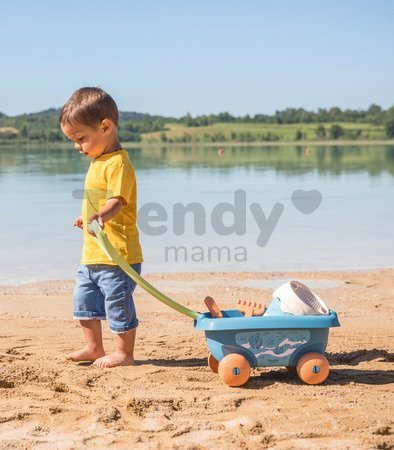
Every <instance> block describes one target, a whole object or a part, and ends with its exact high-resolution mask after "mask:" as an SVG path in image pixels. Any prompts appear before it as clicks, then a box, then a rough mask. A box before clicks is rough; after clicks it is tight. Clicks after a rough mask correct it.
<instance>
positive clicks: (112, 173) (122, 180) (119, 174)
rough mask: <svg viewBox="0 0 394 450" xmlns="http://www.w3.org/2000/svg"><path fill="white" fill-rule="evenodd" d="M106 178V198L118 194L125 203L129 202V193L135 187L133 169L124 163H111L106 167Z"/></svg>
mask: <svg viewBox="0 0 394 450" xmlns="http://www.w3.org/2000/svg"><path fill="white" fill-rule="evenodd" d="M106 179H107V193H106V197H105V198H106V200H108V199H110V198H113V197H119V196H120V197H122V198H123V200H124V201H125V204H128V203H130V200H131V195H132V193H133V190H134V189H135V175H134V171H133V169H132V168H131V167H128V166H126V165H125V164H111V165H109V166H108V167H107V171H106Z"/></svg>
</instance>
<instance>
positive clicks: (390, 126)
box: [384, 117, 394, 138]
mask: <svg viewBox="0 0 394 450" xmlns="http://www.w3.org/2000/svg"><path fill="white" fill-rule="evenodd" d="M384 131H385V133H386V136H387V137H388V138H394V117H393V118H390V119H387V120H386V123H385V124H384Z"/></svg>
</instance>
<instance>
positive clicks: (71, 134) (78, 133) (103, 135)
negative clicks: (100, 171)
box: [61, 121, 108, 159]
mask: <svg viewBox="0 0 394 450" xmlns="http://www.w3.org/2000/svg"><path fill="white" fill-rule="evenodd" d="M104 122H105V121H103V122H102V123H101V124H100V125H97V127H91V126H86V125H81V124H77V123H76V124H73V125H69V124H62V125H61V129H62V131H63V133H64V134H65V135H66V136H67V137H68V138H69V139H71V140H72V141H74V143H75V149H76V150H78V151H79V153H81V154H83V155H85V156H87V157H89V158H92V159H96V158H98V157H99V156H101V155H102V154H103V153H105V150H106V148H107V144H108V127H107V126H106V124H105V123H104Z"/></svg>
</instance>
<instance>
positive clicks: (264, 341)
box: [194, 298, 340, 386]
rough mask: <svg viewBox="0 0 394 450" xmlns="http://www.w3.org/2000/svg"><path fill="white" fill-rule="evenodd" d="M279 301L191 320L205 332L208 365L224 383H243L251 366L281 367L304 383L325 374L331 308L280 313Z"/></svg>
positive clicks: (322, 378)
mask: <svg viewBox="0 0 394 450" xmlns="http://www.w3.org/2000/svg"><path fill="white" fill-rule="evenodd" d="M279 305H280V300H279V299H278V298H274V299H273V302H272V303H271V305H270V306H269V307H268V309H267V311H266V313H265V314H264V315H263V316H254V317H244V315H243V314H242V313H241V312H240V311H238V310H223V311H222V313H223V318H212V317H211V315H210V313H209V312H207V313H203V314H201V315H200V316H199V317H198V318H197V319H196V320H195V322H194V326H195V328H196V329H197V330H203V331H205V337H206V342H207V346H208V349H209V352H210V355H209V357H208V364H209V366H210V368H211V369H212V370H213V371H214V372H215V373H219V375H220V377H221V379H222V380H223V381H224V383H226V384H227V385H229V386H241V385H243V384H245V383H246V382H247V381H248V379H249V377H250V372H251V367H273V366H284V367H287V368H288V369H289V370H290V371H293V372H296V373H297V374H298V376H299V377H300V379H301V380H302V381H304V382H305V383H307V384H320V383H323V382H324V381H325V379H326V378H327V377H328V374H329V371H330V368H329V363H328V361H327V358H326V357H325V356H324V351H325V349H326V346H327V340H328V331H329V328H331V327H338V326H340V324H339V321H338V317H337V315H336V313H335V312H334V311H330V313H329V314H327V315H318V316H293V315H291V314H286V313H283V312H281V310H280V306H279Z"/></svg>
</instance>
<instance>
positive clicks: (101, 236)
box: [88, 220, 200, 319]
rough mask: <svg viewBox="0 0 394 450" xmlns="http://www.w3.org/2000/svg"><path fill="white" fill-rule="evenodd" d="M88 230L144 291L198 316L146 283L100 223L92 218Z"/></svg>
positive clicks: (180, 310)
mask: <svg viewBox="0 0 394 450" xmlns="http://www.w3.org/2000/svg"><path fill="white" fill-rule="evenodd" d="M88 228H89V230H91V231H94V233H95V235H96V236H95V239H96V241H97V243H98V245H99V246H100V248H101V250H102V251H103V252H104V253H105V254H106V255H107V256H108V258H109V259H110V260H111V261H113V262H114V263H115V264H117V265H118V266H119V267H120V268H121V269H122V270H123V271H124V272H126V274H127V275H128V276H129V277H130V278H131V279H132V280H133V281H134V282H135V283H136V284H138V286H140V287H141V288H142V289H144V290H145V291H146V292H148V293H149V294H151V295H152V296H153V297H155V298H157V300H160V301H161V302H162V303H164V304H166V305H167V306H169V307H170V308H173V309H175V311H178V312H180V313H181V314H184V315H185V316H188V317H190V318H191V319H197V317H199V316H200V313H199V312H197V311H194V310H192V309H189V308H186V306H183V305H180V304H179V303H177V302H176V301H175V300H172V299H171V298H170V297H167V296H166V295H165V294H163V293H162V292H160V291H159V290H157V289H156V288H155V287H154V286H152V285H151V284H150V283H148V282H147V281H146V280H144V278H142V277H141V275H139V274H138V273H137V272H136V271H135V270H134V269H133V268H132V267H131V266H130V264H128V263H127V262H126V261H125V260H124V259H123V258H122V257H121V256H120V255H119V253H118V252H117V251H116V249H115V248H114V246H113V245H112V244H111V242H110V241H109V239H108V237H107V235H106V234H105V233H104V231H103V230H102V228H101V226H100V224H99V223H98V222H97V220H94V221H93V222H92V223H91V224H89V225H88Z"/></svg>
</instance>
